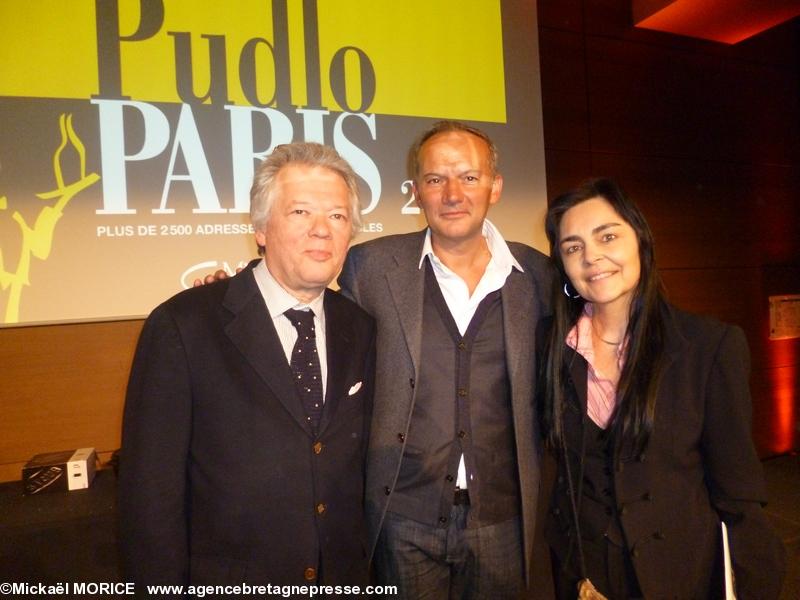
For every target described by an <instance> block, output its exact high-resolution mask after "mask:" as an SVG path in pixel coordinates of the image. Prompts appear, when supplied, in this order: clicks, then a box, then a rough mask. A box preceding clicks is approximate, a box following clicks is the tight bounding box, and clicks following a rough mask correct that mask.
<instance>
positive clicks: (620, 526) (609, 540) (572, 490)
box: [538, 179, 784, 598]
mask: <svg viewBox="0 0 800 600" xmlns="http://www.w3.org/2000/svg"><path fill="white" fill-rule="evenodd" d="M546 231H547V237H548V240H549V242H550V256H551V259H552V260H553V262H554V265H555V267H556V269H555V273H556V275H555V276H556V277H557V278H558V281H557V284H556V286H555V287H557V290H558V291H557V293H556V295H555V296H556V297H555V298H554V307H553V309H554V314H553V317H552V319H550V320H548V321H547V322H545V323H542V326H541V332H540V335H539V336H538V338H539V339H543V340H545V343H546V348H542V350H543V351H542V352H541V353H540V356H542V357H543V358H542V366H541V371H542V373H541V377H540V381H541V382H542V383H543V388H542V392H541V395H540V397H541V404H540V405H541V407H542V423H543V429H544V433H545V436H546V439H547V442H548V445H549V447H550V448H551V450H552V451H553V453H554V455H555V457H556V459H557V462H558V471H557V480H556V484H555V487H554V491H553V497H552V502H551V506H550V510H549V512H548V517H547V523H546V526H545V535H546V538H547V540H548V543H549V544H550V547H551V551H552V556H553V560H554V576H555V580H556V581H555V583H556V591H557V595H558V596H559V598H575V597H576V595H577V586H578V585H579V582H582V581H583V582H585V580H587V579H588V580H589V581H590V582H591V584H593V586H594V587H595V588H596V589H597V591H599V592H600V593H602V594H603V595H605V596H606V597H608V598H637V597H645V598H709V597H719V596H720V595H721V594H722V591H721V590H722V589H723V588H722V582H723V580H724V577H723V571H724V569H723V559H722V557H723V553H722V542H721V539H722V538H721V531H720V529H721V528H720V521H724V522H725V523H726V524H727V531H728V536H729V540H730V554H731V556H732V569H733V573H734V576H735V585H736V589H737V591H738V595H739V598H776V597H777V596H778V595H779V593H780V587H781V582H782V577H783V575H782V573H783V568H784V566H783V563H784V550H783V547H782V545H781V542H780V540H779V539H778V538H777V537H776V536H775V534H774V532H773V531H772V530H771V528H770V527H769V525H768V523H767V520H766V516H765V515H764V513H763V511H762V505H763V504H764V502H765V486H764V479H763V473H762V469H761V464H760V463H759V461H758V457H757V456H756V452H755V448H754V446H753V442H752V439H751V434H750V411H751V406H750V394H749V387H748V375H749V352H748V349H747V342H746V340H745V337H744V334H743V332H742V331H741V329H739V328H738V327H735V326H731V325H725V324H723V323H720V322H718V321H715V320H712V319H709V318H705V317H699V316H695V315H690V314H687V313H685V312H682V311H680V310H677V309H676V308H674V307H672V306H671V305H669V304H668V303H667V302H666V300H665V299H664V295H663V292H662V287H661V283H660V280H659V276H658V272H657V270H656V265H655V255H654V248H653V236H652V233H651V231H650V228H649V226H648V225H647V222H646V220H645V218H644V216H643V215H642V213H641V212H640V210H639V209H638V208H637V206H636V205H635V204H633V202H631V201H630V200H629V199H628V198H627V196H626V195H625V194H624V193H623V192H622V190H620V188H619V187H618V186H617V185H616V184H615V183H614V182H613V181H611V180H608V179H596V180H592V181H589V182H587V183H586V184H584V185H583V186H581V187H580V188H578V189H576V190H574V191H572V192H570V193H567V194H564V195H562V196H560V197H559V198H557V199H556V200H555V201H554V202H553V203H552V204H551V206H550V209H549V211H548V214H547V219H546ZM583 587H584V590H586V589H589V588H588V585H587V584H586V583H584V585H583Z"/></svg>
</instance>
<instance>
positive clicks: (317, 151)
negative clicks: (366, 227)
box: [250, 142, 361, 237]
mask: <svg viewBox="0 0 800 600" xmlns="http://www.w3.org/2000/svg"><path fill="white" fill-rule="evenodd" d="M289 165H304V166H307V167H322V168H325V169H330V170H331V171H333V172H334V173H336V174H337V175H339V176H340V177H341V178H342V179H343V180H344V182H345V184H346V185H347V190H348V197H349V200H350V206H349V208H350V228H351V233H350V236H351V237H353V236H355V234H356V233H357V232H358V231H359V229H361V207H360V205H359V193H358V182H357V181H356V174H355V171H353V168H352V167H351V166H350V163H348V162H347V161H346V160H345V159H343V158H342V157H341V156H340V155H339V153H338V152H337V151H336V150H334V149H333V148H331V147H330V146H324V145H322V144H317V143H316V142H292V143H291V144H281V145H280V146H277V147H276V148H275V150H273V151H272V153H271V154H270V155H269V156H268V157H267V158H265V159H264V160H263V161H262V162H261V164H260V165H258V168H256V172H255V175H254V176H253V186H252V187H251V188H250V221H251V222H252V223H253V227H255V229H256V231H262V230H263V229H264V226H265V225H266V224H267V221H269V217H270V212H271V211H272V207H273V205H274V203H275V198H274V196H273V194H272V191H273V186H274V184H275V178H276V177H277V176H278V173H279V172H280V171H281V169H283V168H284V167H288V166H289Z"/></svg>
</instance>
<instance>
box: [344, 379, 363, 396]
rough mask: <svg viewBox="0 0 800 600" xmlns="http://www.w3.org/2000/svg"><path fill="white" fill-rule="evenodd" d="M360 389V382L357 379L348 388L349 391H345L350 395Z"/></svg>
mask: <svg viewBox="0 0 800 600" xmlns="http://www.w3.org/2000/svg"><path fill="white" fill-rule="evenodd" d="M360 389H361V382H360V381H359V382H358V383H356V384H354V385H353V387H351V388H350V391H349V392H347V395H348V396H352V395H353V394H355V393H356V392H357V391H358V390H360Z"/></svg>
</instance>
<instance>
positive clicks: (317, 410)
mask: <svg viewBox="0 0 800 600" xmlns="http://www.w3.org/2000/svg"><path fill="white" fill-rule="evenodd" d="M283 314H284V315H286V318H288V319H289V321H290V322H291V323H292V325H294V328H295V329H296V330H297V341H296V342H295V344H294V348H293V349H292V360H291V363H290V364H291V367H292V375H293V377H294V384H295V387H296V388H297V393H298V394H299V395H300V400H302V402H303V408H304V409H305V411H306V418H307V419H308V422H309V424H310V425H311V430H312V431H313V432H314V434H316V433H317V430H318V429H319V420H320V417H321V416H322V370H321V369H320V366H319V356H318V355H317V336H316V333H315V331H314V312H313V311H311V310H294V309H289V310H287V311H286V312H285V313H283Z"/></svg>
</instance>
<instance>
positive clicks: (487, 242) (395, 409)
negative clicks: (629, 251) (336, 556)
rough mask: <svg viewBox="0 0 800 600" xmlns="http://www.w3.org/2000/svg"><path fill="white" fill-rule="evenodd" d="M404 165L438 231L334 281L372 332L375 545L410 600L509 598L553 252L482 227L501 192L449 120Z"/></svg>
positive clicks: (370, 473) (534, 463)
mask: <svg viewBox="0 0 800 600" xmlns="http://www.w3.org/2000/svg"><path fill="white" fill-rule="evenodd" d="M410 157H411V162H412V166H411V171H412V173H411V175H412V177H413V179H414V181H415V185H414V193H415V196H416V199H417V202H418V203H419V205H420V207H421V208H422V210H423V212H424V213H425V217H426V219H427V222H428V228H427V229H426V230H425V231H421V232H418V233H411V234H406V235H395V236H387V237H383V238H379V239H376V240H373V241H370V242H367V243H365V244H361V245H358V246H355V247H353V248H352V249H351V250H350V252H349V254H348V257H347V260H346V261H345V266H344V270H343V271H342V274H341V276H340V278H339V283H340V285H341V287H342V291H343V292H344V293H345V294H347V295H349V296H350V297H352V298H353V299H354V300H355V301H356V302H358V303H359V304H360V305H361V306H362V307H363V308H364V309H365V310H366V311H367V312H369V313H370V314H372V315H373V316H374V317H375V319H376V321H377V326H378V364H377V371H376V389H375V414H374V418H373V427H372V434H371V438H370V447H369V454H368V459H367V490H366V503H367V507H366V508H367V519H368V526H369V539H370V552H371V553H372V552H374V567H375V571H376V574H377V577H378V581H379V582H380V583H383V584H393V585H398V586H399V588H400V597H402V598H413V599H416V598H422V597H424V598H457V597H466V598H492V599H499V598H514V597H517V596H519V595H521V594H522V593H523V590H524V587H525V582H526V579H528V580H529V565H530V562H531V555H532V548H533V533H534V522H535V517H536V504H537V494H538V488H539V448H538V444H539V441H538V440H539V433H538V427H537V424H536V419H535V411H534V406H533V390H534V370H535V369H534V364H535V356H534V352H535V345H534V331H535V327H536V323H537V321H538V319H539V318H540V317H541V316H543V315H544V314H545V313H546V312H547V310H548V308H547V306H548V304H549V300H548V299H549V290H548V285H549V281H550V278H549V276H547V275H546V273H547V269H548V268H549V267H548V264H547V258H546V257H545V256H544V255H543V254H541V253H539V252H537V251H535V250H533V249H532V248H529V247H527V246H524V245H522V244H516V243H513V242H512V243H506V242H505V241H504V240H503V238H502V236H501V235H500V233H499V232H498V231H497V229H496V228H495V227H494V226H493V225H492V224H491V223H490V222H489V221H488V220H486V215H487V212H488V210H489V208H490V206H491V205H493V204H495V203H496V202H498V201H499V200H500V195H501V192H502V187H503V180H502V177H501V175H500V174H499V173H498V171H497V151H496V149H495V146H494V144H493V143H492V141H491V140H490V139H489V138H488V136H486V134H484V133H483V132H481V131H479V130H477V129H474V128H472V127H468V126H466V125H464V124H461V123H457V122H452V121H444V122H440V123H437V124H436V125H435V126H434V127H433V128H431V129H430V130H428V131H427V132H425V133H424V134H423V135H422V136H421V137H420V138H419V140H418V141H417V143H416V144H415V146H414V147H413V148H412V151H411V154H410ZM538 558H540V559H541V560H547V559H546V558H545V557H544V556H541V557H538Z"/></svg>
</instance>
